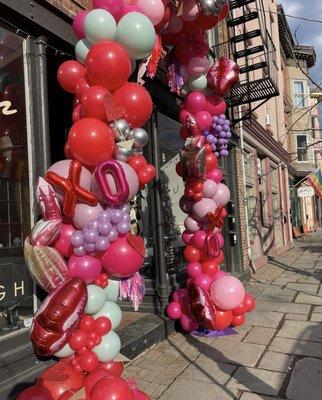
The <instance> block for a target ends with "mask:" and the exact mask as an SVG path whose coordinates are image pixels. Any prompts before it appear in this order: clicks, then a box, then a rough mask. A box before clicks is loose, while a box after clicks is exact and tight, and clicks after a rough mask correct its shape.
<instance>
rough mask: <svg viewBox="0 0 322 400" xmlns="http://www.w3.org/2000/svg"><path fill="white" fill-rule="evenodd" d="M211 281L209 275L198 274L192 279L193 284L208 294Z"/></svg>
mask: <svg viewBox="0 0 322 400" xmlns="http://www.w3.org/2000/svg"><path fill="white" fill-rule="evenodd" d="M212 281H213V279H212V278H211V277H210V276H209V275H206V274H199V275H197V276H196V277H195V278H194V280H193V283H194V284H196V285H197V286H199V287H201V289H203V290H205V291H206V292H208V290H209V288H210V286H211V284H212Z"/></svg>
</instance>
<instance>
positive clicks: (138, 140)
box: [129, 128, 149, 149]
mask: <svg viewBox="0 0 322 400" xmlns="http://www.w3.org/2000/svg"><path fill="white" fill-rule="evenodd" d="M129 138H130V139H134V147H135V148H136V149H141V148H142V147H144V146H145V145H146V144H147V143H148V141H149V135H148V133H147V131H145V130H144V129H142V128H134V129H132V130H131V133H130V137H129Z"/></svg>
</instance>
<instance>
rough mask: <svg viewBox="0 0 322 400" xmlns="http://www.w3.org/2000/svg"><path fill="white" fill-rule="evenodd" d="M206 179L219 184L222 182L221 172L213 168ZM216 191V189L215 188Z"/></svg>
mask: <svg viewBox="0 0 322 400" xmlns="http://www.w3.org/2000/svg"><path fill="white" fill-rule="evenodd" d="M207 179H211V180H212V181H214V182H216V183H220V182H221V181H222V172H221V170H220V169H219V168H214V169H212V170H210V171H209V172H208V173H207ZM217 191H218V188H217Z"/></svg>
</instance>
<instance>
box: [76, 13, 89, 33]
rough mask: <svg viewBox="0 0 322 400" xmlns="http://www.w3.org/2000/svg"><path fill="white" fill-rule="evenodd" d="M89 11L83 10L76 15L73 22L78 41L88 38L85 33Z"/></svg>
mask: <svg viewBox="0 0 322 400" xmlns="http://www.w3.org/2000/svg"><path fill="white" fill-rule="evenodd" d="M88 13H89V10H82V11H80V12H79V13H77V14H76V15H75V18H74V21H73V30H74V33H75V36H76V37H77V39H84V38H85V37H86V35H85V32H84V21H85V17H86V15H87V14H88Z"/></svg>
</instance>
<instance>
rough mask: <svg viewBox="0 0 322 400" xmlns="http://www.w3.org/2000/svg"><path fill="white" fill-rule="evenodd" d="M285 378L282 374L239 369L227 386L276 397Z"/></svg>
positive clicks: (253, 369)
mask: <svg viewBox="0 0 322 400" xmlns="http://www.w3.org/2000/svg"><path fill="white" fill-rule="evenodd" d="M284 378H285V374H283V373H281V372H272V371H267V370H264V369H256V368H247V367H239V368H238V370H237V371H236V373H235V375H234V376H233V377H232V378H231V380H230V381H229V382H228V385H227V386H228V387H232V388H235V389H239V390H244V391H249V392H255V393H260V394H268V395H272V396H276V395H277V394H278V392H279V390H280V388H281V386H282V383H283V381H284Z"/></svg>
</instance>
